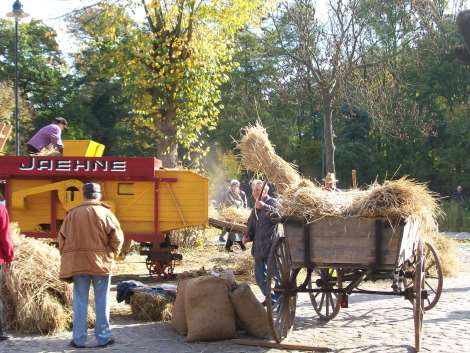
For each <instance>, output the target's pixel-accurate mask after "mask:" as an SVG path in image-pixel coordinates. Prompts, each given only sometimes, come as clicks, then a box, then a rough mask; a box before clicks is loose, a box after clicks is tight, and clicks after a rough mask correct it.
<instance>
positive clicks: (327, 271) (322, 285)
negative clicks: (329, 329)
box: [308, 268, 343, 321]
mask: <svg viewBox="0 0 470 353" xmlns="http://www.w3.org/2000/svg"><path fill="white" fill-rule="evenodd" d="M315 274H316V276H315ZM313 284H315V286H313ZM308 288H309V289H312V288H314V289H315V288H316V289H318V290H319V291H318V292H310V293H309V294H310V301H311V302H312V305H313V309H315V311H316V313H317V314H318V316H319V317H320V319H321V320H324V321H330V320H332V319H334V318H335V316H336V315H338V313H339V310H340V308H341V299H342V295H341V294H340V293H335V292H333V290H338V289H342V288H343V281H342V271H341V270H340V269H333V268H324V269H320V270H318V271H315V272H313V273H312V278H311V280H310V281H309V285H308Z"/></svg>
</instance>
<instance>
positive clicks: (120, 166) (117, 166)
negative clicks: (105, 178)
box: [111, 161, 127, 172]
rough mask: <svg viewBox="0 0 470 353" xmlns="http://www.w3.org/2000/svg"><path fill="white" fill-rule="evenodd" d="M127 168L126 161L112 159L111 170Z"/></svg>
mask: <svg viewBox="0 0 470 353" xmlns="http://www.w3.org/2000/svg"><path fill="white" fill-rule="evenodd" d="M126 169H127V163H126V161H112V162H111V171H112V172H125V171H126Z"/></svg>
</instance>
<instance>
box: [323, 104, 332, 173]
mask: <svg viewBox="0 0 470 353" xmlns="http://www.w3.org/2000/svg"><path fill="white" fill-rule="evenodd" d="M323 141H324V147H325V151H324V153H325V167H326V172H327V173H335V144H334V140H333V107H332V102H331V99H330V98H326V99H325V98H324V114H323Z"/></svg>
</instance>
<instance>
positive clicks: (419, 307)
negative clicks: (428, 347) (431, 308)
mask: <svg viewBox="0 0 470 353" xmlns="http://www.w3.org/2000/svg"><path fill="white" fill-rule="evenodd" d="M425 263H426V261H425V257H424V245H423V243H422V242H421V241H420V242H419V243H418V249H417V251H416V269H415V274H414V294H415V295H414V301H413V316H414V324H415V350H416V352H419V351H420V349H421V336H422V333H423V316H424V297H423V290H424V283H425V280H426V278H425V277H426V272H425V268H426V267H425Z"/></svg>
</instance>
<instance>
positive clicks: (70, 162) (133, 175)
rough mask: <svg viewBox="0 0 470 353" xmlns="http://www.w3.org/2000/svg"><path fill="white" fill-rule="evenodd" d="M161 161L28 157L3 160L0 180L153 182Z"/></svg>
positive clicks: (152, 159)
mask: <svg viewBox="0 0 470 353" xmlns="http://www.w3.org/2000/svg"><path fill="white" fill-rule="evenodd" d="M161 166H162V163H161V161H160V160H158V159H156V158H153V157H28V156H19V157H16V156H5V157H1V158H0V177H5V178H6V177H12V176H24V177H31V176H34V177H56V178H61V177H66V178H74V177H75V178H94V179H116V180H122V179H133V180H139V179H140V180H143V179H154V178H155V170H157V169H159V168H161Z"/></svg>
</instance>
